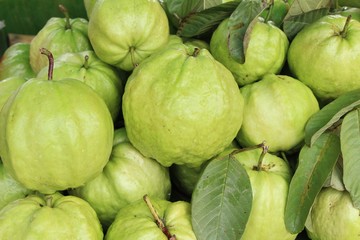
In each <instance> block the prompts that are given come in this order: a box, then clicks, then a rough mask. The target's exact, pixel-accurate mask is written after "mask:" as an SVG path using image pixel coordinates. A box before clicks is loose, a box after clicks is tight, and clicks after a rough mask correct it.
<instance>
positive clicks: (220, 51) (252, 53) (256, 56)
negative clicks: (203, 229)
mask: <svg viewBox="0 0 360 240" xmlns="http://www.w3.org/2000/svg"><path fill="white" fill-rule="evenodd" d="M228 22H229V19H228V18H227V19H225V20H223V21H222V22H221V24H220V25H219V26H218V28H217V29H216V30H215V31H214V33H213V35H212V37H211V40H210V51H211V53H212V55H213V56H214V58H215V59H216V60H218V61H219V62H221V63H222V64H224V65H225V66H226V67H227V68H228V69H229V70H230V71H231V72H232V73H233V74H234V77H235V80H236V81H237V83H238V84H239V85H240V86H243V85H246V84H249V83H252V82H255V81H257V80H259V79H261V78H262V77H263V76H264V75H266V74H268V73H275V74H277V73H279V72H280V70H281V69H282V67H283V65H284V63H285V59H286V53H287V49H288V46H289V41H288V39H287V37H286V35H285V33H284V32H283V31H282V30H280V29H279V28H277V27H276V26H274V25H272V24H271V23H264V22H261V21H259V22H257V23H256V24H255V26H254V28H253V29H252V32H251V34H250V36H249V37H248V38H247V39H245V40H244V41H248V46H247V49H246V51H245V62H244V63H239V62H237V61H236V60H235V59H234V58H232V56H231V55H230V52H229V49H228V36H229V31H228Z"/></svg>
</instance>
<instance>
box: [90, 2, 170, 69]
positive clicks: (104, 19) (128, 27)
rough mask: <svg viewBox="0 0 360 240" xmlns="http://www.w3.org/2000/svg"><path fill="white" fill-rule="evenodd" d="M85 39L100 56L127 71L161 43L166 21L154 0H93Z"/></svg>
mask: <svg viewBox="0 0 360 240" xmlns="http://www.w3.org/2000/svg"><path fill="white" fill-rule="evenodd" d="M89 38H90V41H91V44H92V46H93V48H94V50H95V53H96V55H98V56H99V58H100V59H102V60H103V61H104V62H106V63H108V64H111V65H114V66H116V67H118V68H120V69H122V70H125V71H130V70H132V69H133V68H134V67H135V66H137V65H138V64H139V63H140V62H141V61H142V60H143V59H145V58H147V57H148V56H149V55H151V54H152V53H154V52H155V51H157V50H158V49H159V48H161V47H163V46H165V44H166V43H167V41H168V38H169V23H168V19H167V16H166V13H165V11H164V9H163V8H162V7H161V5H160V3H159V2H158V1H148V0H132V1H128V0H103V1H97V2H96V3H95V5H94V6H93V8H92V12H91V17H90V20H89Z"/></svg>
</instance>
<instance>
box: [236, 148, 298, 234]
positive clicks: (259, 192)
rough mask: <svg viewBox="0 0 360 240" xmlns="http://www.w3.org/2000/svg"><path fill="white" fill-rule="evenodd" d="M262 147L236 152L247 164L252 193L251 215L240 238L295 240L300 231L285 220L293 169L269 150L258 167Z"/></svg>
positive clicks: (243, 162) (238, 157)
mask: <svg viewBox="0 0 360 240" xmlns="http://www.w3.org/2000/svg"><path fill="white" fill-rule="evenodd" d="M261 151H262V150H261V149H255V150H247V151H243V152H240V153H237V154H234V155H233V156H234V157H235V158H236V159H237V160H238V161H239V162H240V163H241V164H242V165H243V166H244V167H245V170H246V172H247V174H248V176H249V178H250V183H251V188H252V194H253V202H252V208H251V212H250V216H249V219H248V222H247V225H246V227H245V231H244V233H243V235H242V237H241V240H253V239H267V240H280V239H281V240H294V239H295V238H296V236H297V234H291V233H290V232H288V231H287V230H286V226H285V222H284V211H285V204H286V200H287V195H288V188H289V183H290V179H291V169H290V167H289V165H288V164H287V163H286V162H285V161H284V160H283V159H281V158H279V157H277V156H275V155H272V154H270V153H266V154H265V156H264V158H263V162H262V169H261V170H260V171H257V170H255V169H254V168H255V167H257V165H258V160H259V158H260V155H261Z"/></svg>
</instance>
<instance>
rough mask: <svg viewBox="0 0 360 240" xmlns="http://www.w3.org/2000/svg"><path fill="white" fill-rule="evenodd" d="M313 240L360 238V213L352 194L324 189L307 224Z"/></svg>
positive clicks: (316, 200)
mask: <svg viewBox="0 0 360 240" xmlns="http://www.w3.org/2000/svg"><path fill="white" fill-rule="evenodd" d="M305 227H306V231H307V233H308V235H309V237H310V238H311V239H313V240H350V239H351V240H353V239H354V240H355V239H359V236H360V211H359V209H357V208H355V207H354V205H353V203H352V200H351V197H350V194H349V193H348V192H347V191H339V190H336V189H334V188H331V187H328V188H323V189H322V190H321V191H320V193H319V194H318V195H317V197H316V199H315V202H314V204H313V206H312V208H311V211H310V213H309V215H308V219H307V220H306V223H305Z"/></svg>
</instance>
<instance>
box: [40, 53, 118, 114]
mask: <svg viewBox="0 0 360 240" xmlns="http://www.w3.org/2000/svg"><path fill="white" fill-rule="evenodd" d="M53 76H54V80H56V79H62V78H75V79H78V80H80V81H82V82H84V83H85V84H87V85H89V86H90V87H91V88H92V89H94V90H95V92H96V93H98V94H99V96H100V97H101V98H102V99H103V100H104V101H105V103H106V105H107V106H108V108H109V111H110V113H111V116H112V118H113V120H115V119H116V118H117V117H118V115H119V113H120V111H121V97H122V94H123V91H124V83H123V82H122V79H120V75H119V73H118V71H117V70H116V69H115V67H113V66H111V65H109V64H107V63H105V62H103V61H102V60H100V59H99V58H98V57H97V56H96V54H95V53H94V51H92V50H88V51H82V52H76V53H65V54H62V55H60V56H59V57H58V58H57V59H55V60H54V71H53ZM36 77H37V78H39V79H47V77H48V67H44V68H43V69H41V70H40V72H39V73H38V74H37V76H36Z"/></svg>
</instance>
